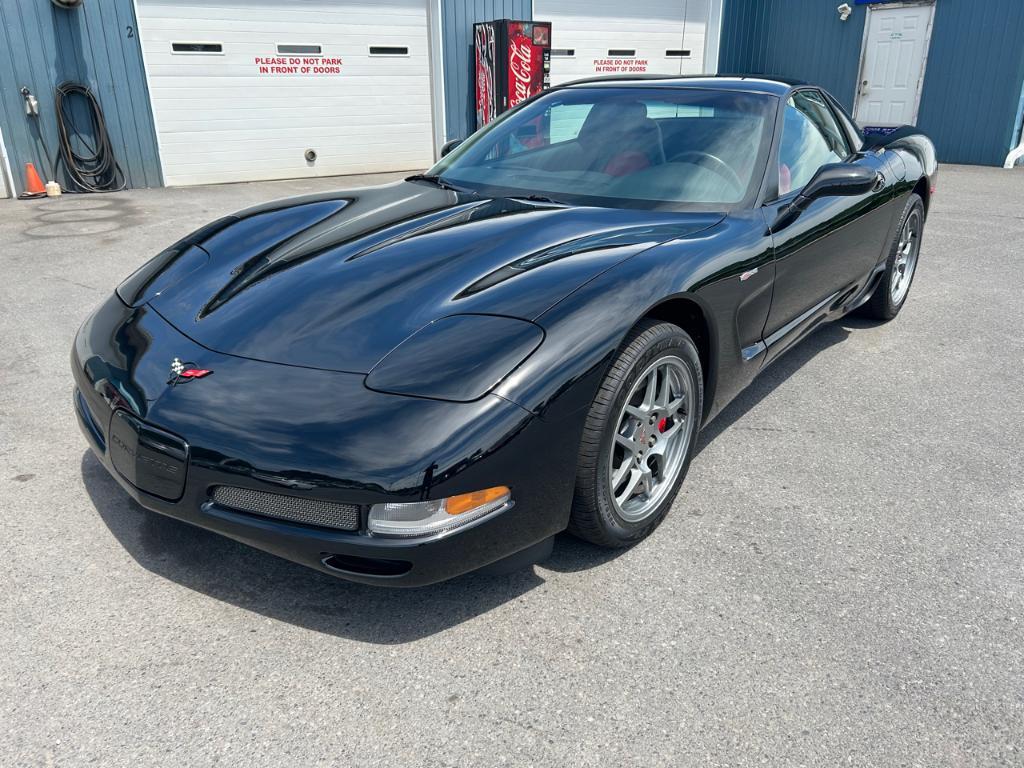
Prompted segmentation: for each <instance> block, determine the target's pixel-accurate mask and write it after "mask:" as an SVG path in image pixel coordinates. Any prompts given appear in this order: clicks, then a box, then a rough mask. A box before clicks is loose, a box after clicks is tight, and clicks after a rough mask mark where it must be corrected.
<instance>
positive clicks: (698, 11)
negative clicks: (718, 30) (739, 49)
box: [534, 0, 711, 84]
mask: <svg viewBox="0 0 1024 768" xmlns="http://www.w3.org/2000/svg"><path fill="white" fill-rule="evenodd" d="M710 12H711V3H710V0H633V1H632V2H629V3H623V2H621V1H620V0H536V2H534V18H536V19H539V20H543V21H551V22H552V28H551V47H552V57H551V81H552V83H554V84H558V83H564V82H567V81H569V80H575V79H578V78H584V77H595V76H600V75H609V74H630V73H638V74H669V75H672V74H691V73H692V74H696V73H699V72H702V71H704V61H703V59H704V41H705V37H706V35H707V28H708V21H709V14H710ZM565 50H571V51H572V52H573V54H574V55H572V56H559V55H558V52H559V51H565ZM615 50H618V51H622V50H625V51H633V52H634V55H632V56H629V55H612V54H610V53H609V51H615ZM680 51H689V55H688V56H680V55H679V52H680Z"/></svg>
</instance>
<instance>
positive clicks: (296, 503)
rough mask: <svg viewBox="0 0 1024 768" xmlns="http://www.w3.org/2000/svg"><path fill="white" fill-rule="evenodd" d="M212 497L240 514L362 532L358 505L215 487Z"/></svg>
mask: <svg viewBox="0 0 1024 768" xmlns="http://www.w3.org/2000/svg"><path fill="white" fill-rule="evenodd" d="M211 496H212V497H213V501H214V503H216V504H218V505H219V506H222V507H227V508H228V509H232V510H235V511H237V512H247V513H249V514H251V515H260V516H262V517H272V518H274V519H276V520H287V521H289V522H292V523H302V524H303V525H315V526H319V527H320V528H334V529H336V530H339V531H358V530H359V521H360V510H359V507H358V506H357V505H356V504H339V503H337V502H334V501H322V500H320V499H311V498H307V497H304V496H286V495H284V494H281V493H269V492H267V491H256V490H253V489H252V488H235V487H233V486H230V485H218V486H216V487H215V488H214V489H213V493H212V494H211Z"/></svg>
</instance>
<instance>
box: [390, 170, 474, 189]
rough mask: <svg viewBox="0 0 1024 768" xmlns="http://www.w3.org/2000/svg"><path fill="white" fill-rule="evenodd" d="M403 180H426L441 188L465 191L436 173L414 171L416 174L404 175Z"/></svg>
mask: <svg viewBox="0 0 1024 768" xmlns="http://www.w3.org/2000/svg"><path fill="white" fill-rule="evenodd" d="M405 180H406V181H428V182H430V183H431V184H434V185H436V186H438V187H440V188H441V189H447V190H450V191H451V192H465V191H466V190H464V189H460V188H459V187H456V186H455V185H454V184H451V183H449V182H447V181H445V180H444V179H443V178H441V176H439V175H438V174H436V173H416V174H413V175H412V176H406V177H405Z"/></svg>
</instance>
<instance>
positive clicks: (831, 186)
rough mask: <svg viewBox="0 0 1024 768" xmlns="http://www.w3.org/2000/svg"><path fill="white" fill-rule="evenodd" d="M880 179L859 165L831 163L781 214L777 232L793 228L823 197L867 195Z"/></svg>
mask: <svg viewBox="0 0 1024 768" xmlns="http://www.w3.org/2000/svg"><path fill="white" fill-rule="evenodd" d="M878 181H879V175H878V173H877V172H876V171H874V170H872V169H871V168H867V167H865V166H863V165H858V164H856V163H829V164H827V165H823V166H821V168H819V169H818V171H817V173H815V174H814V175H813V176H812V177H811V180H810V181H808V182H807V184H806V185H805V186H804V188H803V189H802V190H800V194H799V195H797V196H796V199H795V200H793V202H791V203H790V204H789V205H787V206H785V207H784V208H783V209H782V210H780V211H779V215H778V217H777V218H776V219H775V223H774V224H773V225H772V229H773V230H778V229H781V228H782V227H784V226H786V225H787V224H790V223H791V222H792V221H793V220H794V219H796V217H797V216H799V215H800V214H801V213H803V211H804V210H805V209H806V208H807V207H808V206H809V205H810V204H811V203H812V202H813V201H814V200H817V199H818V198H819V197H837V196H840V195H845V196H855V195H864V194H867V193H868V192H870V191H871V190H872V189H874V188H875V185H876V184H878Z"/></svg>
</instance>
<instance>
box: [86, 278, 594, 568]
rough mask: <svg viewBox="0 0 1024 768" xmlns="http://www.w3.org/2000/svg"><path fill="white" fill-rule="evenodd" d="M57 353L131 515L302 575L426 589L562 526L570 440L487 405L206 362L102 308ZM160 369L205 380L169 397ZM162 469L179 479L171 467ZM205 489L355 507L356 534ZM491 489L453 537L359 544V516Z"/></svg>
mask: <svg viewBox="0 0 1024 768" xmlns="http://www.w3.org/2000/svg"><path fill="white" fill-rule="evenodd" d="M71 357H72V360H71V363H72V370H73V372H74V377H75V385H76V386H75V396H74V407H75V411H76V414H77V416H78V422H79V426H80V427H81V429H82V432H83V433H84V434H85V436H86V438H87V440H88V442H89V444H90V446H91V448H92V450H93V452H94V453H95V454H96V456H97V457H98V458H99V460H100V461H101V462H102V463H103V465H104V466H105V467H106V468H107V470H108V471H109V472H110V474H111V475H112V476H113V477H114V478H115V479H116V480H117V481H118V483H120V485H121V486H122V487H123V488H124V489H125V491H126V492H127V493H128V494H129V495H131V496H132V497H133V498H134V499H135V500H136V501H138V502H139V504H141V505H142V506H144V507H146V508H147V509H150V510H153V511H155V512H159V513H162V514H165V515H169V516H172V517H175V518H178V519H180V520H183V521H185V522H188V523H191V524H193V525H197V526H200V527H202V528H206V529H208V530H212V531H215V532H217V533H220V534H222V535H225V536H228V537H230V538H232V539H235V540H237V541H241V542H243V543H245V544H249V545H251V546H253V547H256V548H258V549H262V550H265V551H267V552H270V553H272V554H275V555H278V556H280V557H284V558H286V559H288V560H293V561H295V562H298V563H302V564H303V565H307V566H309V567H311V568H315V569H317V570H320V571H323V572H326V573H331V574H334V575H337V576H341V577H343V578H347V579H350V580H353V581H359V582H364V583H373V584H389V585H395V586H418V585H423V584H430V583H433V582H437V581H442V580H444V579H448V578H451V577H453V576H457V575H459V574H462V573H466V572H469V571H472V570H476V569H478V568H481V567H483V566H486V565H489V564H491V563H494V562H496V561H498V560H500V559H502V558H504V557H507V556H509V555H513V554H515V553H516V552H519V551H521V550H524V549H526V548H527V547H530V546H532V545H534V544H536V543H538V542H540V541H543V540H544V539H546V538H548V537H550V536H552V535H554V534H555V533H558V532H559V531H561V530H564V529H565V527H566V525H567V523H568V513H569V506H570V502H571V497H572V488H573V478H574V475H575V455H576V449H577V447H578V445H579V434H578V429H573V428H567V426H566V425H565V424H552V423H549V422H545V421H543V420H541V419H539V418H537V417H535V416H533V415H532V414H530V413H529V412H528V411H526V410H524V409H522V408H520V407H519V406H517V405H515V404H513V403H510V402H508V401H506V400H504V399H502V398H500V397H497V396H494V395H488V396H485V397H484V398H482V399H481V400H478V401H476V402H472V403H447V402H440V401H435V400H427V399H422V398H413V397H404V396H398V395H388V394H382V393H379V392H373V391H370V390H368V389H366V387H364V386H363V376H362V375H360V374H351V373H339V372H333V371H321V370H311V369H304V368H294V367H289V366H283V365H276V364H271V363H263V362H257V361H252V360H247V359H242V358H237V357H232V356H230V355H222V354H218V353H214V352H211V351H210V350H207V349H205V348H203V347H200V346H199V345H197V344H195V343H194V342H192V341H191V340H190V339H188V338H187V337H185V336H183V335H182V334H181V333H179V332H178V331H177V330H175V329H174V328H173V327H172V326H170V325H169V324H168V323H167V322H166V321H164V320H163V319H162V318H161V317H160V316H159V315H158V314H157V313H156V312H155V311H153V310H152V309H151V308H149V307H145V306H144V307H139V308H136V309H130V308H127V307H125V306H124V305H123V304H122V303H121V302H120V301H119V300H118V299H117V298H116V297H111V299H110V300H108V301H107V302H106V303H105V304H103V305H102V306H101V307H100V308H99V309H98V310H97V311H96V313H95V314H94V315H93V316H92V317H91V318H90V319H89V320H88V321H87V322H86V323H85V325H83V327H82V329H81V330H80V331H79V334H78V336H77V338H76V340H75V346H74V348H73V350H72V356H71ZM174 358H179V359H181V360H183V361H186V360H187V361H188V362H189V363H191V364H195V365H197V366H200V367H203V368H207V369H210V370H212V371H213V374H211V375H210V376H208V377H205V378H203V379H201V380H194V381H189V382H185V383H178V384H176V385H174V386H171V385H170V384H168V372H169V367H170V363H171V361H172V360H173V359H174ZM126 416H128V417H129V419H127V420H130V421H132V422H133V423H137V424H139V425H141V426H142V428H143V429H144V430H146V431H148V432H149V433H151V434H152V435H155V436H156V440H155V441H154V442H152V443H151V444H150V448H149V449H147V450H150V449H151V450H150V452H149V453H148V454H146V453H145V452H144V451H142V450H138V451H137V452H136V449H137V446H133V448H132V449H126V447H125V446H124V444H123V442H117V441H121V438H120V437H119V436H118V434H123V430H122V431H121V432H120V433H118V431H117V429H115V431H114V432H113V433H112V431H111V430H112V426H116V425H117V424H118V423H121V422H124V421H126V419H125V417H126ZM136 420H137V422H136ZM580 421H581V420H580ZM581 426H582V425H580V427H581ZM161 436H164V437H163V438H161ZM112 437H113V439H114V440H115V441H116V442H114V443H113V444H111V438H112ZM168 446H170V447H168ZM182 448H183V452H182V450H181V449H182ZM137 454H138V455H137ZM144 454H145V455H144ZM179 454H180V456H179ZM176 457H177V458H176ZM178 459H180V466H181V469H180V472H181V474H180V475H179V474H176V472H177V470H173V469H171V467H172V465H174V466H177V465H176V464H175V462H176V461H178ZM126 464H130V465H131V466H130V467H126ZM133 473H134V474H133ZM154 473H155V474H156V475H159V477H154ZM218 485H228V486H234V487H240V488H246V489H253V490H258V491H268V492H272V493H277V494H283V495H291V496H301V497H305V498H313V499H319V500H322V501H328V502H337V503H344V504H352V505H359V507H360V508H361V509H362V510H363V513H362V520H361V524H360V526H359V529H358V530H354V531H339V530H334V529H330V528H324V527H319V526H315V525H303V524H299V523H294V522H289V521H285V520H280V519H275V518H270V517H265V516H260V515H255V514H249V513H246V512H239V511H237V510H233V509H231V508H228V507H225V506H221V505H219V504H217V503H215V502H214V501H213V499H212V497H211V493H212V489H213V488H214V487H216V486H218ZM497 485H506V486H508V487H509V488H511V490H512V497H513V500H514V504H513V505H511V506H509V507H507V508H504V509H503V510H499V511H497V512H495V513H492V514H491V515H488V516H486V517H484V518H482V519H480V520H479V521H476V522H474V523H471V524H469V525H467V526H466V527H464V528H459V529H456V530H455V531H452V532H449V533H446V534H441V535H438V536H434V537H429V538H422V539H396V538H383V537H379V536H374V535H370V534H368V533H367V532H366V527H365V515H366V510H368V508H369V506H370V505H372V504H375V503H380V502H385V501H416V500H420V499H435V498H442V497H445V496H452V495H456V494H460V493H467V492H471V491H476V490H480V489H482V488H488V487H492V486H497Z"/></svg>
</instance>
